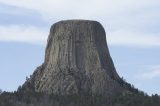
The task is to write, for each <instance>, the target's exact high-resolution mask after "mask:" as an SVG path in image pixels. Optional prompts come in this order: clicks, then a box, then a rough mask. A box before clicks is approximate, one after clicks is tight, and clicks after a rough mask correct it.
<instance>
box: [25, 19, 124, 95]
mask: <svg viewBox="0 0 160 106" xmlns="http://www.w3.org/2000/svg"><path fill="white" fill-rule="evenodd" d="M119 80H120V77H119V76H118V74H117V72H116V69H115V67H114V64H113V61H112V59H111V56H110V54H109V50H108V47H107V42H106V34H105V30H104V28H103V26H102V25H101V24H100V23H99V22H97V21H90V20H65V21H60V22H57V23H55V24H53V25H52V27H51V29H50V34H49V37H48V43H47V47H46V51H45V60H44V63H43V64H42V65H41V66H40V67H38V68H37V69H36V70H35V72H34V73H33V75H31V77H30V78H29V79H28V80H27V81H26V82H25V84H24V87H26V88H27V87H28V88H29V89H33V90H34V91H36V92H46V93H49V94H58V95H72V94H83V93H87V94H95V95H109V94H113V93H117V92H122V91H123V90H124V88H122V86H120V83H119Z"/></svg>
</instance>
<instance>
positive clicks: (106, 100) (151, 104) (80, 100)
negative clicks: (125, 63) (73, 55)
mask: <svg viewBox="0 0 160 106" xmlns="http://www.w3.org/2000/svg"><path fill="white" fill-rule="evenodd" d="M119 83H120V84H121V86H123V87H124V88H126V89H128V92H125V93H121V94H116V95H107V96H100V95H90V94H79V95H66V96H60V95H55V94H46V93H38V92H34V91H33V90H31V89H32V88H30V87H28V88H29V89H24V87H23V86H22V87H21V86H19V87H18V90H17V91H15V92H2V90H0V106H160V96H159V95H157V94H155V95H152V96H148V95H147V94H146V93H144V92H142V91H139V90H138V89H136V88H134V86H133V85H131V84H129V83H127V82H126V81H125V80H124V79H123V78H121V80H120V81H119Z"/></svg>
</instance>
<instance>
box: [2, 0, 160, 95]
mask: <svg viewBox="0 0 160 106" xmlns="http://www.w3.org/2000/svg"><path fill="white" fill-rule="evenodd" d="M159 11H160V1H159V0H0V50H1V51H0V67H1V69H0V89H2V90H3V91H4V90H6V91H14V90H16V89H17V87H18V86H19V85H21V84H23V83H24V81H25V77H26V76H29V75H31V74H32V73H33V71H34V70H35V69H36V67H37V66H39V65H41V64H42V63H43V60H44V50H45V46H46V41H47V37H48V34H49V29H50V26H51V25H52V24H53V23H55V22H57V21H60V20H67V19H87V20H96V21H99V22H100V23H101V24H102V25H103V26H104V28H105V30H106V36H107V42H108V46H109V50H110V54H111V56H112V59H113V61H114V64H115V67H116V69H117V72H118V73H119V75H120V76H121V77H122V76H123V78H124V79H126V80H127V81H128V82H129V83H131V84H133V85H134V86H135V87H136V88H139V89H140V90H143V91H144V92H146V93H148V94H154V93H158V94H160V86H159V81H160V59H159V57H160V14H159Z"/></svg>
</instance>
